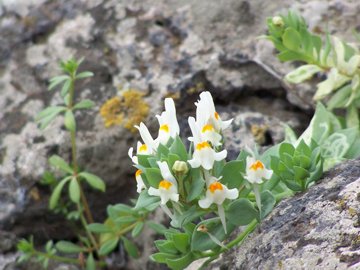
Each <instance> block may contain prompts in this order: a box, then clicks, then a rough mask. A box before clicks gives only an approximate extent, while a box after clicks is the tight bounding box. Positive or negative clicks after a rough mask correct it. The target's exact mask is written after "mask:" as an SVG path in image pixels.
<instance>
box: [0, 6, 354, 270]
mask: <svg viewBox="0 0 360 270" xmlns="http://www.w3.org/2000/svg"><path fill="white" fill-rule="evenodd" d="M289 8H292V9H296V10H299V11H300V13H301V14H302V15H303V16H304V17H305V19H306V20H307V22H308V23H309V26H310V27H311V29H312V30H313V31H315V32H317V33H324V32H325V30H326V29H328V30H329V31H330V32H331V33H333V34H336V35H338V36H339V37H341V38H344V39H346V40H347V41H355V39H354V37H353V34H352V31H353V30H354V29H355V30H356V29H357V30H359V29H358V28H360V17H359V16H358V14H359V12H360V4H359V3H358V1H357V0H353V1H351V0H346V1H345V0H342V1H341V0H328V1H312V0H303V1H300V0H299V1H294V0H292V1H285V0H276V1H275V0H274V1H262V0H252V1H250V0H247V1H246V0H223V1H218V0H196V1H191V0H182V1H177V0H124V1H117V0H63V1H61V0H2V1H0V76H1V77H0V268H1V269H7V270H9V269H21V268H19V267H18V266H15V263H14V260H15V258H16V256H17V253H16V250H15V245H16V241H17V239H19V238H21V237H24V236H28V235H31V234H32V235H34V236H35V239H37V240H38V241H39V243H40V244H41V243H42V242H44V241H46V240H47V239H49V238H52V239H55V240H56V239H60V238H64V237H65V238H68V239H71V237H72V235H71V233H70V231H69V230H67V229H66V228H67V227H66V226H67V225H66V224H65V223H64V221H62V218H60V217H58V216H56V215H54V214H52V213H49V212H48V211H47V200H48V196H49V190H47V189H46V188H45V187H43V186H41V185H39V181H40V179H41V176H42V174H43V172H44V171H45V170H46V169H48V168H47V157H48V156H49V155H51V154H58V155H60V156H63V157H69V156H70V151H69V150H70V145H69V137H68V136H67V133H66V131H65V130H64V127H63V121H62V119H58V120H57V121H55V123H53V124H52V125H51V126H50V127H48V128H47V129H46V130H45V131H44V132H41V131H40V130H39V129H38V128H37V126H36V124H35V123H34V120H33V119H34V116H35V115H36V114H37V113H38V112H39V111H40V110H42V109H43V108H44V107H46V106H48V105H49V104H53V105H54V104H57V103H59V102H61V98H60V96H59V95H58V94H56V93H55V94H54V92H48V91H47V90H46V89H47V84H48V80H49V78H51V77H52V76H54V75H57V74H58V73H59V68H58V62H59V61H60V60H61V59H68V58H70V57H71V56H73V57H76V58H80V57H84V58H85V61H84V63H83V65H82V68H83V69H84V70H90V71H92V72H94V73H95V77H94V78H92V79H88V80H86V81H84V82H83V83H82V84H81V85H80V84H79V85H78V89H79V91H78V93H77V95H78V96H79V97H80V96H81V97H84V98H90V99H92V100H94V101H96V103H97V107H96V108H95V109H94V110H93V111H91V112H88V113H86V114H85V115H84V114H82V115H78V116H77V117H78V119H79V126H80V132H79V137H78V143H79V156H80V164H81V166H82V167H84V168H86V169H88V170H89V171H91V172H93V173H95V174H97V175H99V176H101V177H102V178H103V179H105V180H106V182H107V186H108V192H107V194H106V195H102V194H98V193H95V192H94V193H92V194H91V195H90V197H91V198H90V201H91V207H92V209H94V211H95V213H96V218H97V219H98V220H99V221H101V219H102V218H103V217H104V214H105V213H104V209H105V205H107V204H109V203H118V202H127V201H128V199H129V198H131V194H133V195H135V188H134V180H133V173H134V169H133V168H131V166H130V165H131V163H130V160H129V159H128V157H127V150H128V148H129V147H130V146H134V145H135V143H136V141H137V139H138V138H137V135H136V136H134V134H133V133H131V132H130V131H129V130H127V129H125V128H124V127H122V126H115V127H111V128H105V127H104V123H103V120H102V119H101V117H100V115H99V108H100V106H101V105H102V103H104V102H105V101H106V100H108V99H109V98H111V97H113V96H115V95H117V94H118V93H119V91H122V90H126V89H136V90H138V91H141V92H143V93H144V95H145V97H144V100H145V101H146V102H147V103H148V104H149V105H150V108H151V112H150V114H149V117H148V119H146V123H147V124H148V125H149V126H152V125H153V128H154V130H155V129H156V125H155V124H156V120H155V118H154V117H153V115H154V114H155V113H158V112H160V111H161V110H162V100H163V98H164V97H168V96H171V97H173V98H175V103H176V106H177V109H178V118H179V119H182V120H181V121H180V122H181V125H182V126H184V127H185V124H186V118H187V116H188V115H189V114H193V113H194V109H195V106H194V101H195V100H196V99H197V96H198V93H199V92H200V91H202V90H204V89H206V90H209V91H211V92H212V94H213V96H214V98H215V102H216V103H217V104H219V105H218V111H219V112H220V114H221V115H224V116H223V117H224V118H227V117H234V118H235V120H234V125H233V128H232V129H231V130H229V131H227V133H226V137H227V140H226V141H227V143H226V144H227V145H226V147H227V149H228V151H229V153H230V158H231V157H234V156H235V155H236V154H237V153H238V151H239V149H240V148H241V147H243V146H244V145H250V146H251V145H254V143H255V142H257V143H259V144H260V145H261V146H262V147H263V148H266V147H267V146H269V145H271V144H273V143H278V142H280V141H281V140H282V139H283V137H284V134H283V127H282V124H283V123H286V124H288V125H290V126H291V127H293V128H294V129H295V130H297V131H298V132H300V131H301V130H303V129H304V128H305V127H306V126H307V124H308V122H309V119H310V118H311V114H312V112H313V105H314V104H313V102H312V99H311V98H312V95H313V93H314V84H315V83H316V82H311V83H309V84H302V85H301V86H297V87H294V86H290V85H287V84H286V83H284V81H283V80H282V78H283V76H284V74H286V73H287V72H289V71H290V70H291V69H292V68H293V67H292V66H291V65H290V64H282V63H279V61H278V60H277V59H276V57H275V52H274V50H273V46H272V45H271V44H270V43H269V42H267V41H265V40H262V39H258V37H259V36H261V35H263V34H265V33H266V26H265V21H266V18H267V17H270V16H273V15H277V14H279V13H281V12H286V10H287V9H289ZM183 135H184V137H186V136H185V134H183ZM356 167H359V162H358V161H356V162H355V161H354V162H352V163H349V164H348V165H344V166H340V167H338V168H337V169H335V170H333V171H332V172H331V173H330V174H329V175H328V176H327V178H326V179H327V180H326V182H325V181H324V184H322V185H323V186H319V187H315V188H314V189H313V190H312V191H310V192H309V193H308V194H304V195H299V196H297V197H296V198H293V199H291V200H290V201H286V202H283V203H281V204H280V205H279V206H278V208H277V210H276V211H275V212H274V213H273V214H272V215H271V217H269V218H268V220H267V221H266V222H265V223H264V224H263V225H262V226H261V227H260V231H259V232H258V233H256V234H254V235H253V236H252V237H251V239H249V240H248V241H247V242H246V245H245V246H244V247H241V248H239V249H238V250H235V251H234V252H230V253H229V254H226V255H225V256H224V259H222V260H220V261H219V262H217V264H216V265H215V266H214V267H219V268H220V269H335V268H336V267H338V268H337V269H345V268H346V267H350V266H351V265H352V267H355V268H353V269H358V268H356V267H360V266H359V265H358V264H356V263H358V262H359V260H360V253H359V221H358V219H359V212H360V209H359V195H358V194H359V192H360V188H359V185H360V184H359V181H358V180H356V179H357V178H358V176H359V171H358V170H357V169H354V168H356ZM337 175H338V176H337ZM343 190H345V191H343ZM354 190H355V191H354ZM341 191H343V192H344V193H341ZM346 192H349V194H350V195H349V196H347V195H346V196H343V195H342V194H345V193H346ZM354 192H355V193H354ZM356 192H357V193H356ZM346 194H348V193H346ZM356 194H357V195H356ZM337 196H339V197H337ZM315 199H316V200H315ZM348 199H349V202H347V200H348ZM329 200H330V201H332V202H333V203H332V204H331V203H329V202H328V201H329ZM336 200H343V201H344V203H343V205H345V206H344V208H336V203H335V201H336ZM330 204H331V205H330ZM300 205H301V207H304V210H303V208H301V209H300V208H299V207H300ZM307 205H309V207H307ZM349 205H351V209H353V210H352V212H351V213H352V214H351V213H350V212H349V210H347V209H349V208H346V207H350V206H349ZM321 208H324V209H326V210H327V211H324V212H321V210H320V209H321ZM333 215H334V216H333ZM327 216H328V217H330V216H333V218H331V219H329V220H328V219H327V218H326V217H327ZM320 220H322V221H321V222H320ZM324 220H325V221H324ZM327 220H328V221H327ZM356 220H357V222H358V223H356ZM326 222H327V223H326ZM333 228H335V229H334V230H333ZM325 229H327V230H325ZM329 229H331V230H329ZM324 230H325V232H324ZM294 232H295V233H294ZM321 232H323V233H322V234H321ZM286 235H288V237H286ZM309 235H310V236H309ZM339 235H344V236H341V237H340V236H339ZM148 236H149V234H148V233H146V237H145V238H144V239H148V240H147V242H149V241H150V242H149V243H147V242H146V241H145V240H144V239H143V240H142V241H143V243H145V248H144V256H143V260H140V263H139V262H138V263H134V262H129V263H128V262H127V259H126V257H124V256H123V255H122V256H120V255H119V257H120V259H119V260H120V262H121V263H120V265H122V266H121V267H122V268H123V269H150V267H151V266H149V265H148V266H146V265H147V262H146V261H147V255H148V254H149V253H151V250H150V249H149V248H146V247H151V245H152V243H151V237H148ZM338 236H339V237H338ZM149 239H150V240H149ZM319 239H320V240H319ZM319 247H320V249H319ZM311 248H312V249H311ZM315 253H316V254H317V255H318V256H317V257H316V256H314V254H315ZM275 254H276V255H275ZM275 257H276V259H275ZM308 258H311V260H308ZM315 260H316V261H315ZM23 267H25V268H22V269H30V268H29V267H30V266H23ZM34 267H35V268H34V269H38V268H36V266H34ZM56 267H57V268H56ZM152 267H155V268H154V269H159V268H156V267H157V266H152ZM194 267H195V268H194V269H196V266H194ZM231 267H232V268H231ZM53 268H54V269H55V268H56V269H58V270H60V269H72V268H71V267H69V266H54V267H53ZM119 269H120V267H119Z"/></svg>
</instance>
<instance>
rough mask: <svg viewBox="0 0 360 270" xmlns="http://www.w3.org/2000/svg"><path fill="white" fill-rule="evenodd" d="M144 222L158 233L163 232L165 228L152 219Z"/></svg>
mask: <svg viewBox="0 0 360 270" xmlns="http://www.w3.org/2000/svg"><path fill="white" fill-rule="evenodd" d="M146 224H147V225H148V226H149V227H150V228H151V229H152V230H154V231H155V232H157V233H158V234H163V233H164V231H165V230H166V227H165V226H164V225H162V224H160V223H156V222H153V221H147V222H146Z"/></svg>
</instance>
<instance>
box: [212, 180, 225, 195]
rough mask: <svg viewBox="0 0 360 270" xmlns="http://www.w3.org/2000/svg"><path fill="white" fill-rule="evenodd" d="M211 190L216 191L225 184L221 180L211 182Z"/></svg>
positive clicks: (221, 188)
mask: <svg viewBox="0 0 360 270" xmlns="http://www.w3.org/2000/svg"><path fill="white" fill-rule="evenodd" d="M209 190H210V191H211V193H214V192H215V191H216V190H223V186H222V184H221V183H219V182H214V183H212V184H210V186H209Z"/></svg>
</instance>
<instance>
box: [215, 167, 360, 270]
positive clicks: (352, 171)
mask: <svg viewBox="0 0 360 270" xmlns="http://www.w3.org/2000/svg"><path fill="white" fill-rule="evenodd" d="M209 269H214V270H215V269H229V270H230V269H231V270H233V269H234V270H235V269H237V270H240V269H244V270H245V269H259V270H260V269H261V270H270V269H279V270H290V269H291V270H310V269H313V270H320V269H326V270H331V269H339V270H343V269H354V270H355V269H360V160H354V161H348V162H346V163H344V164H341V165H339V166H337V167H335V168H334V169H332V170H330V171H329V172H328V173H326V174H325V175H324V178H323V179H322V180H321V182H320V183H319V184H316V185H315V186H312V187H310V189H309V190H308V191H307V192H306V193H304V194H297V195H295V196H294V197H292V198H289V199H286V200H284V201H282V202H281V203H280V204H279V205H278V206H276V207H275V210H274V211H273V212H272V213H271V214H270V215H269V216H268V217H267V218H266V219H265V220H264V221H263V223H262V224H261V225H260V226H259V227H258V228H257V229H256V230H255V232H254V233H252V234H251V235H250V236H249V237H248V238H247V239H246V240H245V242H244V243H243V244H242V245H241V246H239V247H237V248H235V249H233V250H231V251H229V252H227V253H224V254H223V255H222V257H221V258H220V259H219V260H218V261H217V262H216V263H214V265H213V266H212V267H210V268H209Z"/></svg>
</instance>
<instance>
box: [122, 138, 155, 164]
mask: <svg viewBox="0 0 360 270" xmlns="http://www.w3.org/2000/svg"><path fill="white" fill-rule="evenodd" d="M133 153H134V148H133V147H130V148H129V151H128V155H129V157H130V158H131V160H132V162H133V163H134V164H138V157H137V156H136V155H151V154H152V149H150V148H149V147H148V146H147V145H146V144H142V143H141V142H139V141H138V142H137V147H136V155H134V154H133Z"/></svg>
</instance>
